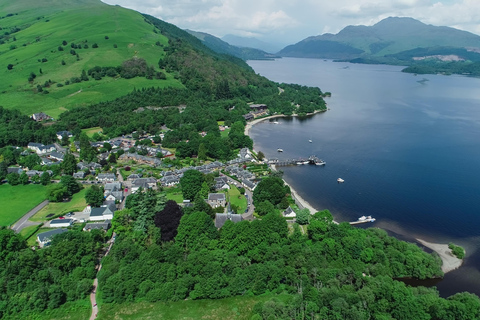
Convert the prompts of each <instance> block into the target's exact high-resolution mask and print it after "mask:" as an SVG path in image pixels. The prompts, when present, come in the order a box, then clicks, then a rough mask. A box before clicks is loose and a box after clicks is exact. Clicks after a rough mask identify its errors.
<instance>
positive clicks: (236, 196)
mask: <svg viewBox="0 0 480 320" xmlns="http://www.w3.org/2000/svg"><path fill="white" fill-rule="evenodd" d="M228 196H229V197H230V202H231V203H232V204H234V205H236V206H238V207H239V208H240V209H239V212H238V213H240V214H241V213H244V212H245V209H247V204H248V203H247V198H245V195H242V194H240V191H239V190H238V189H237V187H235V186H232V185H230V190H228Z"/></svg>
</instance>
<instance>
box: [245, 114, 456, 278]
mask: <svg viewBox="0 0 480 320" xmlns="http://www.w3.org/2000/svg"><path fill="white" fill-rule="evenodd" d="M325 111H326V110H321V111H315V112H314V113H309V114H307V115H315V114H317V113H319V112H325ZM292 116H297V115H292ZM285 117H288V116H285V115H283V114H279V115H272V116H268V117H265V118H260V119H255V120H253V121H251V122H247V125H246V126H245V135H247V136H248V135H249V132H250V129H251V128H252V127H253V126H254V125H255V124H257V123H260V122H262V121H264V120H268V119H273V118H285ZM271 168H272V169H273V170H275V171H276V170H277V168H276V167H275V165H271ZM282 180H283V182H284V183H285V184H286V185H287V186H289V187H290V191H291V194H292V197H293V199H294V200H295V202H298V203H299V204H300V206H301V207H303V208H307V209H308V210H310V214H312V215H313V214H315V213H317V212H318V211H320V210H318V209H317V208H314V207H313V206H312V205H311V204H310V203H308V201H306V200H305V199H303V198H302V196H301V195H300V194H298V192H297V191H296V190H295V189H294V188H293V187H292V186H291V185H290V184H289V183H287V182H286V181H285V179H283V178H282ZM297 205H298V204H297ZM332 217H333V214H332ZM333 223H336V224H338V222H337V221H335V220H333ZM415 240H416V241H417V242H418V243H420V244H421V245H423V246H424V247H427V248H429V249H431V250H433V251H434V252H436V253H437V254H438V255H439V257H440V259H441V260H442V266H441V268H442V271H443V273H448V272H450V271H453V270H456V269H458V268H460V267H461V266H462V264H463V259H458V258H457V257H455V256H454V255H453V254H452V253H451V250H450V249H449V248H448V244H441V243H433V242H427V241H425V240H422V239H419V238H415Z"/></svg>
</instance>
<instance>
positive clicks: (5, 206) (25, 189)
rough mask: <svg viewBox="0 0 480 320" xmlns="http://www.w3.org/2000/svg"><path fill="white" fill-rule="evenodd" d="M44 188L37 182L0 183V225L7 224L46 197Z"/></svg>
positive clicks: (13, 221) (10, 223)
mask: <svg viewBox="0 0 480 320" xmlns="http://www.w3.org/2000/svg"><path fill="white" fill-rule="evenodd" d="M45 194H46V188H45V187H44V186H42V185H39V184H27V185H18V186H11V185H9V184H3V185H0V203H1V204H2V210H1V213H0V226H9V225H12V224H13V223H15V221H17V220H18V219H20V218H21V217H22V216H23V215H24V214H26V213H27V212H28V211H30V210H31V209H33V208H34V207H35V206H36V205H38V204H39V203H41V202H42V201H43V200H45V198H46V195H45Z"/></svg>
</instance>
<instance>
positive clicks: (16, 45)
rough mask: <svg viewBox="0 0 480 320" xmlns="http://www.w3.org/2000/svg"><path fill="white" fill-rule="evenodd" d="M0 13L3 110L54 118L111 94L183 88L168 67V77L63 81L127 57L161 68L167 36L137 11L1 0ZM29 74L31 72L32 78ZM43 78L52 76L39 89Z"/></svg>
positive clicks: (94, 1)
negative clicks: (44, 89)
mask: <svg viewBox="0 0 480 320" xmlns="http://www.w3.org/2000/svg"><path fill="white" fill-rule="evenodd" d="M0 16H1V17H3V18H2V19H0V27H1V28H2V32H4V33H5V32H7V33H9V34H8V35H6V36H3V37H2V39H1V41H0V43H2V42H4V43H3V44H0V77H1V78H2V79H8V81H1V82H0V105H2V106H4V107H6V108H18V109H20V110H21V111H22V112H23V113H25V114H31V113H33V112H38V111H44V112H46V113H47V114H49V115H51V116H53V117H58V115H59V114H60V113H61V112H63V111H65V110H66V109H71V108H72V107H74V106H77V105H88V104H91V103H94V102H100V101H106V100H111V99H114V98H117V97H119V96H123V95H125V94H126V93H128V92H131V91H132V90H133V88H141V87H150V86H155V87H166V86H174V87H181V86H182V85H181V84H180V82H178V81H177V80H175V79H173V76H172V75H169V74H168V73H167V79H166V80H155V79H154V80H148V79H146V78H144V77H137V78H133V79H128V80H127V79H122V78H110V77H104V78H103V79H102V80H93V79H90V80H89V81H84V82H80V83H75V84H70V85H65V81H67V80H69V79H70V78H71V77H79V76H80V75H81V73H82V70H85V71H87V70H88V69H90V68H92V67H94V66H97V65H98V66H119V65H121V64H122V62H123V61H125V60H127V59H130V58H132V57H139V58H143V59H145V60H146V61H147V63H148V64H149V65H152V66H154V67H155V69H156V70H159V67H158V61H159V59H160V58H162V57H163V56H164V55H165V52H164V50H163V49H164V46H167V45H168V39H167V38H166V37H165V36H163V35H161V34H160V33H158V32H154V31H153V27H152V26H151V25H150V24H148V23H146V22H145V21H144V17H143V16H142V15H141V14H140V13H138V12H135V11H132V10H128V9H124V8H121V7H118V6H110V5H106V4H104V3H102V2H100V1H99V0H84V1H80V0H77V1H75V0H71V1H60V0H53V1H52V0H48V1H46V0H40V1H27V0H21V1H16V2H15V3H10V2H9V1H6V0H0ZM63 41H65V42H66V45H64V44H62V42H63ZM72 44H75V45H76V46H77V48H76V49H73V48H72V47H71V45H72ZM94 44H96V46H98V47H97V48H94V47H95V46H94ZM62 49H63V50H62ZM71 50H75V54H72V53H73V52H71ZM76 54H78V57H77V55H76ZM42 61H43V62H42ZM62 61H64V65H63V64H62ZM9 64H11V65H12V66H11V70H8V68H7V66H8V65H9ZM40 69H41V70H40ZM32 72H33V73H35V74H36V78H35V79H34V80H33V81H30V82H29V81H28V78H29V75H30V74H31V73H32ZM48 80H51V82H52V84H50V87H49V88H48V91H49V93H48V94H45V93H39V92H37V85H39V84H40V85H43V84H44V83H45V82H46V81H48ZM57 84H62V85H63V87H58V86H57Z"/></svg>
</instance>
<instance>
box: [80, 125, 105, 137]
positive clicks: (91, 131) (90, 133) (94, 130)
mask: <svg viewBox="0 0 480 320" xmlns="http://www.w3.org/2000/svg"><path fill="white" fill-rule="evenodd" d="M82 132H84V133H86V134H87V136H88V137H89V138H91V137H93V135H94V134H95V133H102V128H100V127H93V128H88V129H82Z"/></svg>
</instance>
